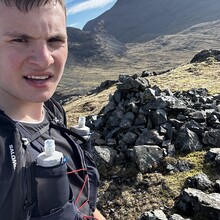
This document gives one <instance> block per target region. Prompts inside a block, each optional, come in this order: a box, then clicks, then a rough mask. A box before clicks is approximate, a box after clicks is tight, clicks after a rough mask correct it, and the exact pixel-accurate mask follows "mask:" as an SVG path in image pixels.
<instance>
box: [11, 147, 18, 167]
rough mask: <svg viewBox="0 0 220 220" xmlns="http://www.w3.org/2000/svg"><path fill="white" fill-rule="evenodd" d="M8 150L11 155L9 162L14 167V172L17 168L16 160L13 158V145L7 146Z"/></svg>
mask: <svg viewBox="0 0 220 220" xmlns="http://www.w3.org/2000/svg"><path fill="white" fill-rule="evenodd" d="M9 149H10V153H11V161H12V164H13V167H14V170H15V168H16V166H17V160H16V156H15V150H14V146H13V145H9Z"/></svg>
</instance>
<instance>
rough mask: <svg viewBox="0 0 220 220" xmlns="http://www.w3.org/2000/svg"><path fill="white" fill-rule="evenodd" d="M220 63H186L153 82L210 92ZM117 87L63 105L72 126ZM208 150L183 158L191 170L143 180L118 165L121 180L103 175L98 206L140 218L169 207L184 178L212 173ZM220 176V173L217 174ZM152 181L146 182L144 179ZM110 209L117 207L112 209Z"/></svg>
mask: <svg viewBox="0 0 220 220" xmlns="http://www.w3.org/2000/svg"><path fill="white" fill-rule="evenodd" d="M219 72H220V63H218V62H215V61H213V60H211V59H210V60H208V61H206V62H202V63H197V64H189V63H187V64H183V65H180V66H178V67H177V68H175V69H173V70H171V71H169V72H167V73H165V74H163V75H158V76H152V77H149V78H148V79H149V81H150V84H151V85H155V84H156V85H158V86H159V87H160V88H161V89H164V88H170V89H171V90H172V91H177V90H188V89H191V88H201V87H203V88H207V89H208V90H209V92H210V94H214V93H220V74H219ZM114 91H115V86H112V87H111V88H109V89H107V90H105V91H103V92H101V93H99V94H93V95H88V96H81V97H79V98H78V99H77V100H75V101H71V102H69V103H68V104H66V105H65V106H64V108H65V110H66V111H67V117H68V123H69V126H70V125H73V124H76V123H77V119H78V117H79V116H80V115H84V116H87V115H94V114H98V113H99V111H100V110H101V109H102V108H103V107H104V106H105V105H106V104H107V102H108V97H109V94H111V93H113V92H114ZM204 154H205V152H204V151H202V152H194V153H191V154H188V155H186V156H182V157H181V158H182V159H185V160H188V161H190V162H191V163H193V164H194V169H193V170H191V171H189V172H181V173H175V174H172V175H164V176H162V175H161V174H146V175H143V176H141V184H139V185H135V184H134V183H135V182H137V179H138V178H140V177H139V174H137V173H133V171H130V170H122V169H121V168H120V167H119V168H115V170H114V171H113V174H112V175H115V176H121V177H122V179H121V181H120V182H117V181H115V182H114V181H113V180H112V179H111V180H106V179H102V185H101V188H100V195H99V198H100V200H99V201H100V202H99V208H100V209H101V210H102V212H103V214H104V215H105V216H106V217H107V219H112V220H113V219H114V220H117V219H118V220H120V219H128V220H129V219H132V220H133V219H137V218H138V217H139V216H140V214H141V213H143V212H144V211H146V210H152V209H157V208H160V207H167V208H170V207H172V206H173V204H174V199H175V198H176V196H178V195H179V193H180V191H181V188H182V186H183V183H184V180H185V179H186V178H187V177H189V176H193V175H195V174H197V173H200V172H205V173H207V174H208V175H210V174H211V176H210V177H211V178H213V179H215V178H216V177H215V176H214V175H212V174H213V173H212V172H210V169H209V168H208V167H207V166H206V165H205V164H204V163H203V156H204ZM217 177H218V178H219V176H217ZM144 182H148V183H150V185H148V186H145V185H144V184H143V183H144ZM109 210H114V212H112V213H111V211H109Z"/></svg>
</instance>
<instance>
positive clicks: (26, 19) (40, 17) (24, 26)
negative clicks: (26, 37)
mask: <svg viewBox="0 0 220 220" xmlns="http://www.w3.org/2000/svg"><path fill="white" fill-rule="evenodd" d="M0 14H1V19H0V33H1V32H2V31H7V32H8V31H21V32H28V33H33V34H35V33H38V32H44V33H47V32H48V33H50V32H51V31H52V32H56V31H57V32H63V31H65V29H66V18H65V12H64V10H63V8H62V6H61V5H60V4H54V5H51V4H50V5H45V6H41V7H39V8H37V7H34V8H32V9H31V10H30V11H29V12H21V11H20V10H19V9H17V8H16V7H15V6H13V7H7V6H5V5H3V4H1V3H0Z"/></svg>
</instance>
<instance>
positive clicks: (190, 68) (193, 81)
mask: <svg viewBox="0 0 220 220" xmlns="http://www.w3.org/2000/svg"><path fill="white" fill-rule="evenodd" d="M103 71H107V70H106V69H105V70H104V69H98V68H96V69H94V70H91V71H90V72H91V73H93V74H97V75H101V74H102V72H103ZM118 71H119V70H118ZM120 72H121V73H123V71H122V70H121V71H120ZM135 73H137V72H135ZM124 74H128V75H129V71H128V70H127V69H126V70H125V71H124ZM132 74H134V72H133V73H132V72H130V75H132ZM140 74H141V72H139V75H140ZM113 75H114V74H113V72H112V75H111V74H110V76H111V79H112V78H115V76H113ZM104 80H106V78H104V77H103V81H104ZM148 80H149V82H150V84H151V86H153V85H158V86H159V87H160V88H161V89H166V88H170V89H171V91H179V90H180V91H186V90H189V89H192V88H206V89H208V91H209V93H210V94H215V93H220V63H219V62H215V61H213V60H211V59H210V60H208V61H206V62H202V63H194V64H190V63H186V64H182V65H180V66H178V67H177V68H175V69H173V70H170V71H169V72H167V73H165V74H162V75H158V76H151V77H148ZM87 83H89V82H88V81H87ZM98 85H99V84H98V82H96V84H95V85H94V86H98ZM115 89H116V87H115V86H112V87H111V88H109V89H106V90H104V91H102V92H101V93H98V94H92V95H85V96H80V97H78V98H77V99H76V100H74V101H70V102H68V103H66V104H65V105H64V108H65V110H66V112H67V118H68V122H69V125H70V126H71V125H73V124H76V123H77V120H78V117H79V116H88V115H94V114H98V113H99V111H100V110H101V109H102V108H103V107H104V106H105V105H106V104H107V103H108V98H109V95H110V94H113V93H114V91H115Z"/></svg>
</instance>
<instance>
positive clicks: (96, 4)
mask: <svg viewBox="0 0 220 220" xmlns="http://www.w3.org/2000/svg"><path fill="white" fill-rule="evenodd" d="M113 1H114V0H87V1H85V2H82V3H79V4H75V5H73V6H72V7H70V8H69V9H68V10H67V14H76V13H79V12H81V11H87V10H91V9H95V8H101V7H104V6H106V5H107V4H109V3H111V2H113Z"/></svg>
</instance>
